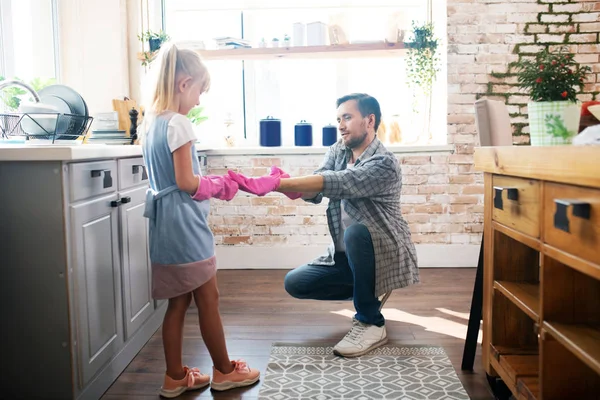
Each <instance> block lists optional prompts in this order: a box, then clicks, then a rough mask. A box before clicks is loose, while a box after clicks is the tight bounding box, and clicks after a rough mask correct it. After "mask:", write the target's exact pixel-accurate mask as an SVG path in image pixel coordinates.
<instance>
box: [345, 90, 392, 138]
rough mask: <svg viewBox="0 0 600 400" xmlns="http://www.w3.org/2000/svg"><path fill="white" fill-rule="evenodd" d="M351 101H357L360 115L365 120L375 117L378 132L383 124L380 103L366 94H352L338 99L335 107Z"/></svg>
mask: <svg viewBox="0 0 600 400" xmlns="http://www.w3.org/2000/svg"><path fill="white" fill-rule="evenodd" d="M350 100H356V104H357V105H358V111H360V115H362V116H363V118H364V117H366V116H368V115H371V114H373V115H375V132H377V129H378V128H379V123H380V122H381V109H380V108H379V102H378V101H377V100H376V99H375V97H372V96H369V95H368V94H366V93H352V94H348V95H346V96H343V97H340V98H339V99H337V101H336V102H335V106H336V107H339V106H340V105H341V104H344V103H345V102H347V101H350Z"/></svg>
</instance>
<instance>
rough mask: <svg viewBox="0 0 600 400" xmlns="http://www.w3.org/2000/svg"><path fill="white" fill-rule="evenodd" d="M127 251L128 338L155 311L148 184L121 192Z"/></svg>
mask: <svg viewBox="0 0 600 400" xmlns="http://www.w3.org/2000/svg"><path fill="white" fill-rule="evenodd" d="M119 196H120V201H121V206H120V207H119V216H120V217H119V218H120V220H121V221H120V222H121V245H122V250H123V258H122V260H123V298H124V302H125V313H124V314H125V338H126V340H127V339H129V338H130V337H131V336H132V335H133V334H134V333H135V332H136V331H137V329H138V328H139V327H140V326H142V325H143V324H144V322H145V321H146V320H147V319H148V318H149V317H150V316H151V315H152V313H153V312H154V301H153V299H152V292H151V281H150V279H151V277H152V275H151V274H152V271H151V268H150V253H149V251H148V219H147V218H145V217H144V204H145V200H146V186H144V187H140V188H137V189H133V190H129V191H126V192H121V193H119Z"/></svg>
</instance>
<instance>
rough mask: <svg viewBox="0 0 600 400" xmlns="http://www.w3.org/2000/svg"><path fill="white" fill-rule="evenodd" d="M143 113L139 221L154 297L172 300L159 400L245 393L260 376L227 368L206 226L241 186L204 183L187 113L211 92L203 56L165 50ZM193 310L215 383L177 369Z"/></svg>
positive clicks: (239, 365)
mask: <svg viewBox="0 0 600 400" xmlns="http://www.w3.org/2000/svg"><path fill="white" fill-rule="evenodd" d="M155 63H156V64H155V65H153V67H154V68H156V72H157V75H156V77H155V78H154V82H153V84H152V86H151V87H150V89H151V93H152V95H151V98H150V102H149V105H148V107H147V113H146V119H147V123H146V126H148V129H147V130H146V129H144V130H143V132H144V131H145V132H144V133H145V134H144V136H143V138H142V143H143V147H142V149H143V156H144V161H145V163H146V166H147V168H148V177H149V182H150V189H149V190H148V194H147V201H146V210H145V213H144V215H145V216H146V217H148V218H149V222H150V223H149V225H150V228H149V229H150V259H151V262H152V296H153V297H154V298H155V299H169V305H168V308H167V312H166V314H165V318H164V321H163V326H162V337H163V346H164V352H165V360H166V363H167V370H166V374H165V378H164V383H163V386H162V388H161V390H160V394H161V395H162V396H163V397H167V398H173V397H177V396H179V395H180V394H182V393H184V392H185V391H187V390H194V389H199V388H202V387H204V386H207V385H208V384H209V383H211V387H212V388H213V389H215V390H227V389H232V388H235V387H241V386H247V385H251V384H253V383H255V382H256V381H257V380H258V379H259V375H260V373H259V371H258V370H256V369H250V368H248V366H247V365H246V363H245V362H244V361H243V360H237V361H231V360H230V359H229V355H228V353H227V348H226V345H225V336H224V333H223V325H222V323H221V317H220V315H219V292H218V289H217V278H216V260H215V254H214V238H213V234H212V232H211V231H210V229H209V227H208V222H207V218H208V214H209V199H210V198H211V197H214V198H218V199H222V200H231V199H232V198H233V197H234V196H235V194H236V193H237V191H238V184H237V183H236V182H235V181H233V180H231V178H230V177H229V176H202V175H201V173H200V165H199V162H198V157H197V156H196V148H195V145H194V143H195V141H196V137H195V134H194V131H193V129H192V125H191V122H190V121H189V120H188V119H187V118H186V115H187V113H188V112H189V111H190V110H191V109H192V108H193V107H194V106H196V105H198V104H199V98H200V95H201V94H202V93H204V92H206V91H207V90H208V88H209V86H210V76H209V73H208V71H207V69H206V66H205V65H204V64H203V63H202V61H201V60H200V57H199V56H198V55H197V54H196V53H195V52H193V51H191V50H184V49H178V48H177V47H176V46H175V45H173V44H164V45H163V46H162V48H161V50H160V52H159V54H158V56H157V59H156V61H155ZM192 298H193V299H194V301H195V303H196V306H197V307H198V318H199V321H200V331H201V332H202V338H203V339H204V342H205V343H206V347H207V348H208V351H209V353H210V356H211V358H212V362H213V376H212V382H210V377H209V376H208V375H205V374H202V373H201V372H200V371H199V370H198V369H197V368H190V367H187V366H185V365H183V363H182V341H183V322H184V318H185V314H186V311H187V309H188V307H189V305H190V302H191V300H192Z"/></svg>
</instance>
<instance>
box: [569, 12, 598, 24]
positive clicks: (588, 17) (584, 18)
mask: <svg viewBox="0 0 600 400" xmlns="http://www.w3.org/2000/svg"><path fill="white" fill-rule="evenodd" d="M571 21H573V22H600V13H598V12H594V13H591V12H590V13H582V14H573V15H572V16H571Z"/></svg>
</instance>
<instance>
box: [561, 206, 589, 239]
mask: <svg viewBox="0 0 600 400" xmlns="http://www.w3.org/2000/svg"><path fill="white" fill-rule="evenodd" d="M554 203H556V212H555V213H554V227H555V228H556V229H560V230H561V231H565V232H569V217H568V216H567V209H568V208H569V206H572V207H573V215H574V216H576V217H579V218H583V219H590V214H591V207H590V203H586V202H585V201H581V200H569V199H554Z"/></svg>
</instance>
